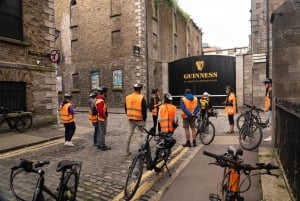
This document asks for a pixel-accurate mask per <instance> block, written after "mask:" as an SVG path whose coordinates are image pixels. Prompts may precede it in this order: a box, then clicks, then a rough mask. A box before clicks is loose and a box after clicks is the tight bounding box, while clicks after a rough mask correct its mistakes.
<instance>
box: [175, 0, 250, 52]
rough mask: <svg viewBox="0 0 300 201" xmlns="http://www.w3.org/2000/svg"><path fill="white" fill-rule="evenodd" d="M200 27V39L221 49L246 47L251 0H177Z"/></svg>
mask: <svg viewBox="0 0 300 201" xmlns="http://www.w3.org/2000/svg"><path fill="white" fill-rule="evenodd" d="M177 2H178V5H179V6H180V8H181V9H182V10H183V11H185V12H186V13H187V14H189V16H190V18H191V19H192V20H193V21H194V22H195V23H196V25H197V26H198V27H199V28H200V29H201V30H202V33H203V35H202V43H208V45H209V46H211V47H219V48H221V49H227V48H235V47H247V46H248V44H249V35H250V32H251V31H250V30H251V27H250V10H251V0H177Z"/></svg>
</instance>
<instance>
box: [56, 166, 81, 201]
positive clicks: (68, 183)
mask: <svg viewBox="0 0 300 201" xmlns="http://www.w3.org/2000/svg"><path fill="white" fill-rule="evenodd" d="M78 183H79V175H78V173H77V172H76V171H75V170H71V171H67V172H66V175H65V177H64V182H63V188H62V192H61V193H60V199H59V200H61V201H75V200H76V195H77V188H78Z"/></svg>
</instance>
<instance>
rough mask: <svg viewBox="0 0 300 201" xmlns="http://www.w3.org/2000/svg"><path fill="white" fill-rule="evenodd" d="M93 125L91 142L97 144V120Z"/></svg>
mask: <svg viewBox="0 0 300 201" xmlns="http://www.w3.org/2000/svg"><path fill="white" fill-rule="evenodd" d="M93 126H94V138H93V142H94V145H97V135H98V128H99V127H98V122H96V123H93Z"/></svg>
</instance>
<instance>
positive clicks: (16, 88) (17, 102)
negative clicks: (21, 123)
mask: <svg viewBox="0 0 300 201" xmlns="http://www.w3.org/2000/svg"><path fill="white" fill-rule="evenodd" d="M1 106H3V107H7V108H8V109H9V110H10V111H17V110H22V111H26V109H27V108H26V83H25V82H7V81H0V107H1Z"/></svg>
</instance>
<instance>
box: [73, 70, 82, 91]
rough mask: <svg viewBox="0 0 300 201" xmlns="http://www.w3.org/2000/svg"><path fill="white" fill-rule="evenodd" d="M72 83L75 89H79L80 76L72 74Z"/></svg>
mask: <svg viewBox="0 0 300 201" xmlns="http://www.w3.org/2000/svg"><path fill="white" fill-rule="evenodd" d="M72 81H73V89H79V86H80V84H79V75H78V73H73V74H72Z"/></svg>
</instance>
